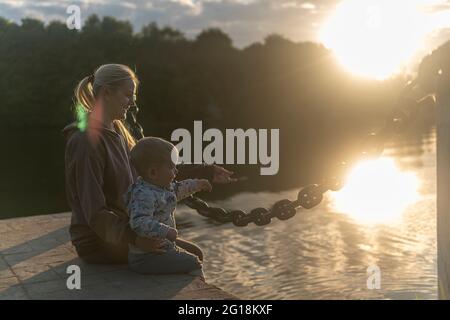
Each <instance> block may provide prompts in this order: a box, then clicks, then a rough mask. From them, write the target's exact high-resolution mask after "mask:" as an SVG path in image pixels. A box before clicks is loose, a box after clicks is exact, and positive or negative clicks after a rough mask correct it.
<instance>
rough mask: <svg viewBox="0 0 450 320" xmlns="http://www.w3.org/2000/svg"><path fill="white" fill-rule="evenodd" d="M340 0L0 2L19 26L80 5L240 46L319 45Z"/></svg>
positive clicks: (438, 0) (441, 0)
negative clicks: (208, 33) (207, 32)
mask: <svg viewBox="0 0 450 320" xmlns="http://www.w3.org/2000/svg"><path fill="white" fill-rule="evenodd" d="M429 1H430V3H432V7H431V8H432V9H430V10H433V11H439V10H448V9H450V1H449V0H429ZM339 2H341V0H315V1H313V0H309V1H308V0H125V1H123V0H108V1H107V0H43V1H35V0H0V15H1V16H3V17H4V18H7V19H10V20H13V21H16V22H20V20H21V19H22V18H24V17H34V18H39V19H42V20H43V21H45V22H49V21H51V20H54V19H58V20H62V21H65V19H66V17H67V14H66V9H67V7H68V6H69V5H73V4H75V5H79V6H80V8H81V16H82V19H83V20H84V19H86V18H87V17H88V16H89V15H91V14H97V15H98V16H101V17H102V16H113V17H116V18H117V19H121V20H129V21H130V22H131V23H132V24H133V26H134V30H135V31H139V30H140V29H141V28H142V26H144V25H146V24H148V23H150V22H156V23H158V24H159V25H170V26H172V27H174V28H177V29H179V30H181V31H182V32H184V33H185V34H186V35H187V36H188V37H194V36H196V35H197V34H198V33H199V32H200V31H201V30H202V29H205V28H210V27H218V28H221V29H222V30H224V31H225V32H227V33H228V34H229V35H230V36H231V38H232V39H233V42H234V44H235V45H236V46H238V47H244V46H247V45H249V44H251V43H253V42H257V41H261V40H262V39H263V38H264V37H266V36H267V35H268V34H271V33H279V34H282V35H284V36H286V37H288V38H290V39H292V40H294V41H302V40H306V41H309V40H312V41H317V39H318V35H317V33H318V29H319V26H320V25H321V23H322V22H323V21H324V20H325V19H326V17H327V16H328V15H329V14H330V12H332V11H333V10H334V8H335V7H336V5H337V4H338V3H339Z"/></svg>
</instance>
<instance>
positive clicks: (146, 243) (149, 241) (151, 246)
mask: <svg viewBox="0 0 450 320" xmlns="http://www.w3.org/2000/svg"><path fill="white" fill-rule="evenodd" d="M134 244H135V245H136V247H138V248H139V249H141V250H143V251H145V252H151V253H164V252H166V250H164V249H163V248H162V247H163V245H164V240H163V239H159V238H144V237H140V236H137V237H136V241H135V242H134Z"/></svg>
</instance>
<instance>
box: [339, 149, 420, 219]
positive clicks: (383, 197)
mask: <svg viewBox="0 0 450 320" xmlns="http://www.w3.org/2000/svg"><path fill="white" fill-rule="evenodd" d="M418 186H419V182H418V179H417V177H416V176H415V175H414V174H412V173H408V172H402V171H400V170H399V169H398V168H397V166H396V165H395V163H394V160H393V159H391V158H386V157H383V158H380V159H377V160H369V161H364V162H361V163H360V164H359V165H357V166H356V167H355V168H354V170H353V171H352V173H351V174H350V175H349V177H348V179H347V182H346V184H345V187H344V188H343V189H342V190H340V191H339V192H333V193H332V194H331V196H332V198H333V201H332V206H333V209H334V210H336V211H338V212H342V213H345V214H347V215H349V216H350V217H351V218H353V219H354V220H356V221H358V222H361V223H365V224H389V223H393V222H394V223H395V222H399V221H401V218H402V215H403V213H404V211H405V209H406V207H407V206H409V205H411V204H413V203H415V202H417V201H418V199H419V195H418Z"/></svg>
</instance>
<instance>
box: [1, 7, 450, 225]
mask: <svg viewBox="0 0 450 320" xmlns="http://www.w3.org/2000/svg"><path fill="white" fill-rule="evenodd" d="M449 51H450V43H447V44H445V45H444V46H442V47H441V48H440V49H438V50H436V51H435V52H434V53H433V54H432V55H430V56H428V57H426V58H425V59H424V60H423V63H422V64H421V66H420V76H421V79H422V83H423V84H424V87H425V88H426V90H432V83H433V81H434V80H433V79H432V78H433V77H432V75H434V74H435V72H436V70H438V67H439V66H440V65H442V64H445V63H447V64H448V63H449V61H450V54H449V53H450V52H449ZM104 63H123V64H126V65H128V66H130V67H131V68H133V69H135V70H136V72H137V74H138V77H139V79H140V81H141V86H140V87H139V90H138V100H137V103H138V106H139V108H140V113H139V116H138V118H139V120H140V122H141V123H142V125H143V127H144V130H145V133H146V135H156V136H161V137H164V138H169V137H170V133H171V132H172V131H173V130H174V129H176V128H180V127H182V128H188V129H190V128H192V126H193V121H194V120H203V125H204V129H206V128H207V127H216V128H219V129H224V128H244V129H246V128H268V129H270V128H279V129H280V172H279V174H278V176H277V177H265V178H262V177H258V176H256V175H254V174H255V172H258V166H254V167H251V166H245V167H243V166H240V167H236V168H235V170H236V171H237V172H238V173H240V174H245V175H249V176H252V175H253V176H254V179H253V180H249V182H248V183H247V184H244V185H242V186H241V187H242V189H255V190H258V189H259V188H263V189H269V190H272V189H273V190H277V189H281V188H288V187H290V186H294V185H295V186H298V185H300V184H304V183H307V182H309V181H313V180H314V179H316V178H318V177H320V176H321V175H324V174H327V172H326V168H327V167H328V165H329V164H330V163H333V161H336V159H340V158H342V157H343V156H344V155H345V154H346V153H348V152H350V151H351V150H352V146H353V145H354V144H355V143H357V142H358V138H360V137H361V136H362V135H364V134H367V133H368V132H370V131H371V130H374V129H375V128H377V127H379V126H380V125H382V123H383V120H384V119H385V117H386V115H387V114H388V113H389V111H390V110H392V108H393V107H394V104H395V101H396V99H397V98H398V94H399V91H400V89H401V88H402V87H403V85H404V84H405V82H406V80H407V79H406V77H405V76H403V75H401V76H397V77H395V78H392V79H389V80H385V81H383V82H379V81H375V80H367V79H361V78H357V77H353V76H351V75H349V74H348V72H346V70H344V69H343V68H342V67H341V66H339V64H338V63H336V61H335V60H334V58H333V55H332V53H331V52H330V51H329V50H327V49H326V48H325V47H323V46H322V45H320V44H316V43H311V42H301V43H295V42H292V41H290V40H288V39H286V38H284V37H283V36H280V35H269V36H268V37H267V38H265V40H264V41H263V42H262V43H254V44H252V45H250V46H248V47H246V48H244V49H237V48H235V47H234V46H233V43H232V40H231V39H230V37H229V36H228V35H227V34H225V33H224V32H222V31H221V30H220V29H214V28H213V29H206V30H204V31H202V32H201V33H200V34H198V36H197V37H196V38H195V39H188V38H186V37H185V36H184V35H183V33H182V32H181V31H179V30H175V29H173V28H171V27H159V26H158V25H156V24H155V23H150V24H148V25H146V26H144V27H143V28H142V29H141V30H140V31H139V32H137V33H134V32H133V28H132V26H131V24H130V23H129V22H127V21H118V20H116V19H114V18H111V17H104V18H103V19H100V18H98V17H97V16H95V15H93V16H91V17H89V18H88V19H87V20H86V22H85V24H84V26H83V28H82V30H81V31H77V30H69V29H68V28H67V27H66V25H65V24H64V23H62V22H57V21H54V22H51V23H49V24H48V25H45V24H44V23H43V22H41V21H39V20H35V19H28V18H27V19H23V20H22V23H21V24H15V23H12V22H9V21H8V20H6V19H3V18H0V74H1V77H0V119H1V120H0V121H1V123H0V124H1V126H0V127H1V128H2V135H1V137H2V138H1V139H2V146H5V147H4V148H3V157H2V162H1V166H2V183H1V184H0V188H1V199H0V200H1V204H0V218H2V217H9V216H16V215H29V214H39V213H50V212H59V211H64V210H67V206H66V204H65V195H64V176H63V173H64V168H63V157H64V140H63V138H62V135H61V132H60V131H61V129H62V128H63V127H64V126H65V125H66V124H68V123H70V122H71V121H73V120H74V117H73V114H72V112H71V107H72V106H73V89H74V87H75V85H76V84H77V82H78V81H79V80H80V79H82V78H83V77H85V76H86V75H88V74H91V73H92V72H93V71H94V69H95V68H96V67H97V66H99V65H101V64H104ZM436 68H437V69H436ZM430 119H432V113H430V114H429V115H428V120H429V122H430ZM415 129H417V130H415V131H417V132H418V131H420V130H419V129H418V128H415ZM264 179H265V180H264ZM263 180H264V181H266V182H264V181H263ZM267 181H270V183H269V184H267ZM263 185H264V186H263ZM220 188H221V189H220V190H222V191H223V192H222V194H227V192H228V193H229V192H231V191H230V190H231V189H233V188H236V187H226V186H224V187H220ZM227 188H229V190H228V189H227ZM220 190H219V191H220ZM219 193H220V192H219ZM216 194H218V193H216Z"/></svg>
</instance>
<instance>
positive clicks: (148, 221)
mask: <svg viewBox="0 0 450 320" xmlns="http://www.w3.org/2000/svg"><path fill="white" fill-rule="evenodd" d="M127 200H128V201H127V208H128V214H129V215H130V227H131V229H133V230H134V232H136V234H137V235H138V236H141V237H146V238H151V237H159V238H166V236H167V232H168V231H169V229H170V226H168V225H166V224H164V223H161V222H159V221H158V220H157V219H155V210H156V208H155V203H156V198H155V195H154V194H153V193H152V192H146V190H142V189H135V190H130V191H129V192H128V194H127Z"/></svg>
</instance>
